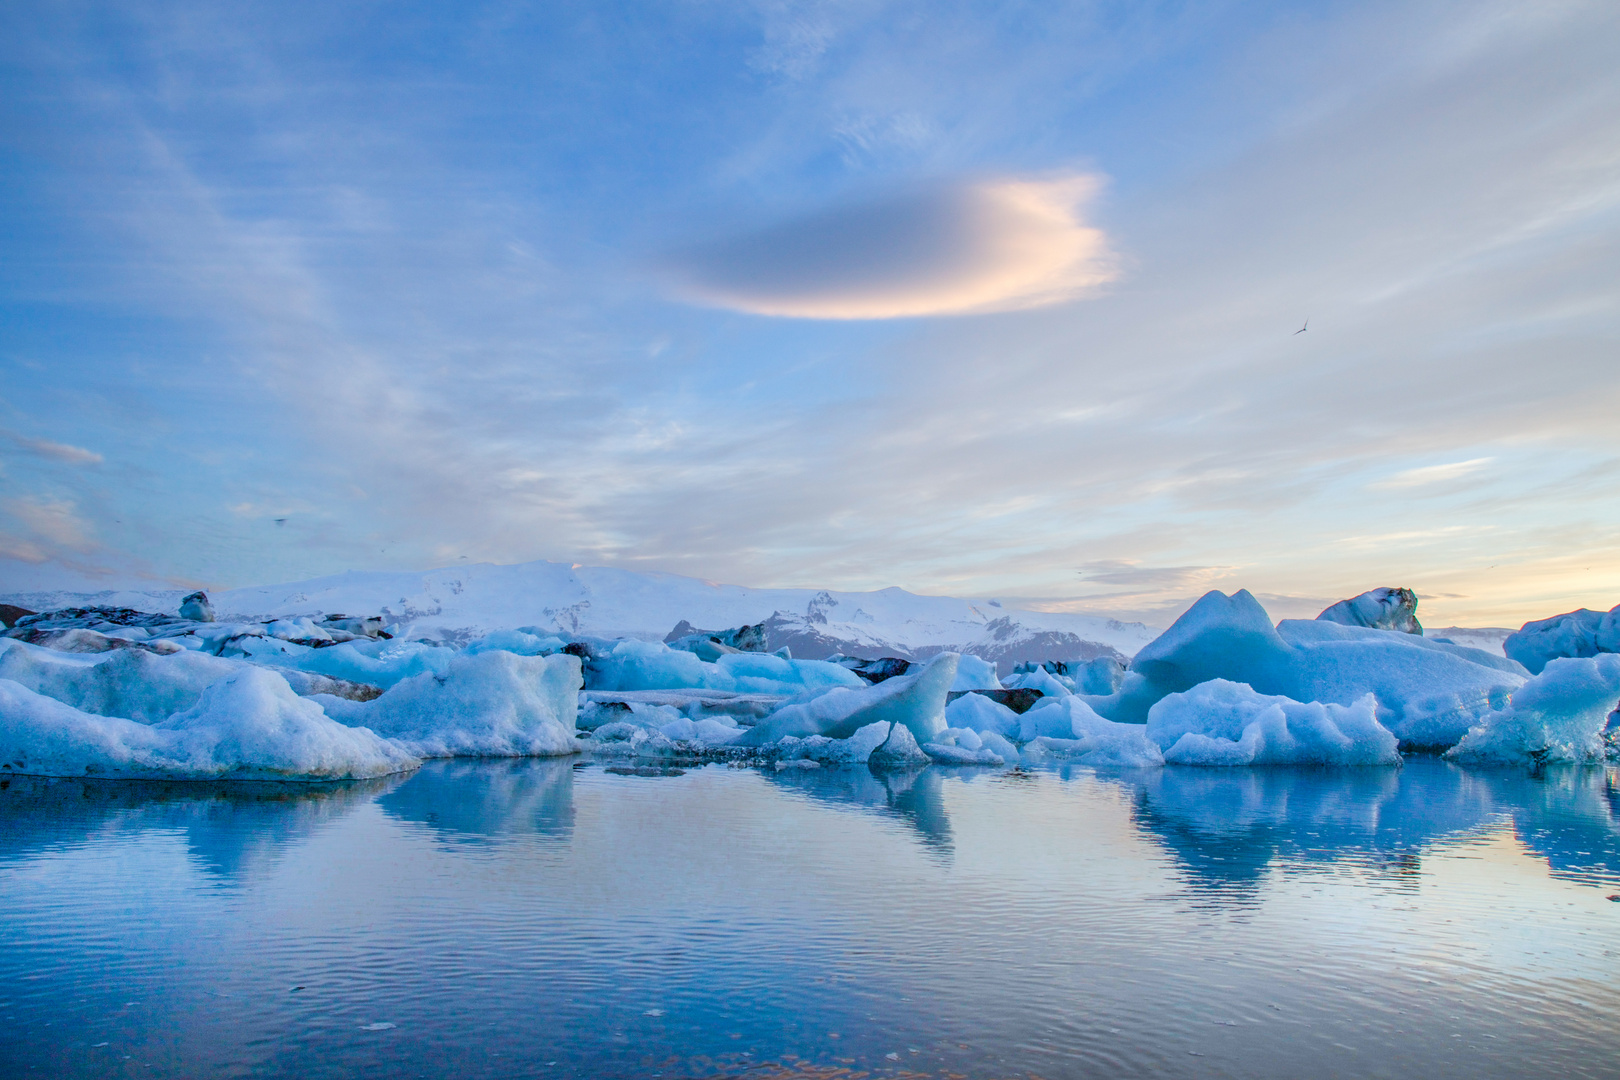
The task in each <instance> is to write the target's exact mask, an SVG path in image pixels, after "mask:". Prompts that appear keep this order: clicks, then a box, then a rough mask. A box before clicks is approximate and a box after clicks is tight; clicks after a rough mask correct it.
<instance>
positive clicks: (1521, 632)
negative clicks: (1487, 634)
mask: <svg viewBox="0 0 1620 1080" xmlns="http://www.w3.org/2000/svg"><path fill="white" fill-rule="evenodd" d="M1502 651H1503V652H1505V653H1506V654H1507V655H1508V656H1510V657H1512V658H1513V659H1514V660H1517V661H1518V662H1519V663H1521V664H1523V665H1524V666H1525V668H1526V669H1527V670H1528V671H1529V672H1530V673H1531V674H1532V675H1540V674H1541V671H1542V669H1543V668H1545V667H1546V666H1547V664H1548V662H1549V661H1552V660H1557V659H1559V658H1566V657H1567V658H1580V657H1588V656H1597V655H1599V654H1601V653H1620V606H1616V607H1614V608H1612V609H1611V610H1609V611H1593V610H1592V609H1591V608H1581V609H1580V610H1579V611H1570V612H1566V613H1565V614H1563V615H1554V616H1553V617H1552V618H1550V619H1538V620H1536V621H1535V622H1527V623H1525V624H1524V625H1523V626H1522V627H1520V628H1519V629H1518V630H1517V631H1516V632H1514V633H1512V634H1509V635H1508V637H1507V640H1506V641H1504V642H1502Z"/></svg>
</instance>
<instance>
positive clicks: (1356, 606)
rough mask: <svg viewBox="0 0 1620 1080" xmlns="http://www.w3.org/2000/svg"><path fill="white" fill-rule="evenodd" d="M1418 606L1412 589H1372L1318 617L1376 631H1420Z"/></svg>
mask: <svg viewBox="0 0 1620 1080" xmlns="http://www.w3.org/2000/svg"><path fill="white" fill-rule="evenodd" d="M1417 605H1418V596H1417V593H1415V592H1413V591H1412V590H1411V589H1401V588H1388V587H1385V588H1379V589H1370V590H1368V591H1367V592H1364V593H1362V594H1361V595H1360V596H1352V597H1351V598H1350V599H1348V600H1340V601H1339V602H1338V603H1337V604H1334V605H1332V606H1331V607H1329V608H1327V609H1326V610H1325V611H1323V612H1322V614H1320V615H1318V616H1317V619H1319V620H1320V621H1322V622H1331V623H1338V624H1339V625H1341V626H1366V627H1369V628H1371V629H1373V630H1398V631H1400V632H1401V633H1403V634H1421V633H1423V626H1422V624H1420V623H1419V622H1418V620H1417Z"/></svg>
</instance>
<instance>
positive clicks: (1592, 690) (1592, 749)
mask: <svg viewBox="0 0 1620 1080" xmlns="http://www.w3.org/2000/svg"><path fill="white" fill-rule="evenodd" d="M1617 702H1620V655H1617V654H1615V653H1605V654H1603V655H1601V656H1594V657H1561V658H1558V659H1554V660H1551V661H1549V662H1548V663H1547V666H1546V667H1545V668H1543V669H1542V672H1541V674H1539V675H1537V676H1536V677H1535V678H1533V679H1531V680H1530V681H1529V682H1527V683H1525V684H1524V685H1523V686H1521V687H1519V688H1518V689H1517V690H1515V691H1514V692H1513V697H1512V700H1511V701H1510V702H1509V703H1508V704H1507V706H1506V707H1505V708H1502V709H1499V710H1496V711H1494V712H1491V713H1488V714H1487V715H1485V716H1484V717H1482V718H1481V719H1480V722H1479V724H1478V725H1477V726H1475V727H1473V728H1471V729H1470V730H1469V732H1468V734H1467V735H1466V736H1465V737H1464V738H1463V740H1462V741H1461V742H1460V743H1458V744H1457V745H1456V746H1454V747H1452V749H1451V750H1450V751H1448V752H1447V754H1446V756H1447V757H1448V758H1450V759H1452V760H1453V761H1462V762H1472V763H1476V764H1502V765H1507V764H1523V763H1527V762H1533V763H1538V764H1539V763H1542V762H1601V761H1603V760H1604V757H1605V754H1606V752H1607V746H1606V744H1605V742H1604V738H1603V732H1604V728H1605V725H1606V724H1607V723H1608V720H1609V714H1610V713H1611V712H1613V711H1614V709H1615V706H1616V703H1617Z"/></svg>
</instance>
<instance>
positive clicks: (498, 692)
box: [321, 651, 673, 757]
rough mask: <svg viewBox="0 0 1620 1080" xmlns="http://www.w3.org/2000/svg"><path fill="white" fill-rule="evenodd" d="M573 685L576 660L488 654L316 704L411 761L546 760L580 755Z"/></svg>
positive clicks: (577, 667) (577, 671) (577, 680)
mask: <svg viewBox="0 0 1620 1080" xmlns="http://www.w3.org/2000/svg"><path fill="white" fill-rule="evenodd" d="M581 681H582V680H581V678H580V663H579V657H577V656H570V655H568V654H566V653H559V654H557V655H555V656H519V655H517V654H516V653H510V652H503V651H495V652H486V653H475V654H473V655H471V656H469V655H466V654H460V655H457V656H455V657H452V658H451V660H450V663H449V665H448V667H447V668H446V670H445V672H444V674H443V675H434V674H431V673H425V674H422V675H415V676H412V677H411V678H409V679H406V680H404V681H403V682H401V683H398V684H397V685H395V686H394V687H393V688H391V689H390V690H388V691H387V692H386V693H384V694H383V695H382V696H381V697H379V698H377V699H376V700H375V701H369V702H365V703H363V704H362V703H356V702H340V701H338V699H335V698H324V697H323V698H322V699H321V701H322V703H323V704H324V705H325V706H326V708H327V710H328V711H329V712H330V713H331V714H332V715H333V716H335V717H337V718H338V719H340V720H342V721H343V722H344V723H349V724H363V725H365V726H366V727H369V728H371V729H372V730H373V731H376V732H378V733H379V734H381V735H385V736H387V737H388V738H390V739H393V740H395V741H396V742H398V743H399V744H400V745H401V746H404V747H405V748H407V749H408V750H409V751H410V752H411V753H413V754H415V755H417V756H418V757H460V756H472V757H552V756H559V755H563V754H573V753H577V752H578V751H579V749H580V747H579V745H578V743H577V741H576V740H575V738H574V717H575V713H576V712H577V710H578V708H579V689H580V685H581ZM672 712H673V710H672Z"/></svg>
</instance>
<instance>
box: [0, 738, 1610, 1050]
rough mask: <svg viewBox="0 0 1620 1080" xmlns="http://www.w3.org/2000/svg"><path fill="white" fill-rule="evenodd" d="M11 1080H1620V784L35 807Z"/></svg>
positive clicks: (1037, 781)
mask: <svg viewBox="0 0 1620 1080" xmlns="http://www.w3.org/2000/svg"><path fill="white" fill-rule="evenodd" d="M4 783H5V789H4V790H3V791H0V1022H3V1024H4V1027H3V1031H4V1033H5V1034H4V1037H3V1039H0V1074H3V1075H5V1076H8V1077H9V1076H28V1075H37V1076H51V1077H174V1078H182V1077H184V1078H199V1077H255V1076H264V1077H272V1076H289V1077H291V1076H296V1077H300V1078H324V1077H350V1076H399V1077H430V1078H433V1077H502V1078H505V1077H559V1078H562V1077H760V1078H785V1077H826V1078H833V1077H858V1076H870V1077H896V1078H899V1077H911V1078H915V1077H969V1078H975V1080H977V1078H996V1077H1045V1078H1053V1077H1149V1076H1151V1077H1189V1078H1190V1077H1266V1078H1270V1077H1277V1078H1283V1077H1290V1078H1292V1077H1301V1076H1311V1077H1426V1078H1432V1077H1444V1076H1467V1077H1473V1078H1484V1077H1525V1076H1536V1075H1551V1074H1557V1075H1560V1076H1569V1077H1587V1076H1590V1077H1605V1076H1615V1075H1620V900H1616V899H1611V897H1620V770H1616V769H1614V768H1613V767H1609V768H1604V767H1565V768H1562V769H1560V768H1548V769H1546V770H1544V771H1542V772H1541V773H1539V774H1533V773H1531V772H1528V771H1526V770H1479V769H1475V770H1467V769H1463V768H1459V767H1457V766H1455V765H1452V764H1450V763H1447V762H1443V761H1440V760H1437V759H1433V758H1425V757H1409V759H1408V760H1407V762H1406V764H1405V765H1404V766H1403V767H1384V768H1360V769H1338V770H1331V769H1328V770H1313V769H1298V768H1273V769H1258V768H1257V769H1243V768H1237V769H1198V768H1178V767H1174V766H1172V767H1167V768H1162V769H1154V770H1142V771H1121V772H1114V773H1108V772H1098V771H1093V770H1090V769H1085V768H1076V767H1070V768H1067V769H1065V768H1061V767H1059V768H1051V769H1041V768H1028V767H1026V768H1021V769H953V768H947V767H942V766H937V765H935V766H930V767H926V768H922V769H920V770H917V769H913V770H901V771H894V772H887V773H883V772H874V771H872V770H871V769H869V768H867V767H865V766H850V767H825V768H803V767H787V768H780V769H775V768H734V767H728V766H726V765H723V764H710V765H707V766H702V767H698V768H692V769H687V770H685V771H681V770H674V769H648V768H643V769H641V770H640V771H639V773H638V772H637V770H635V769H633V768H628V767H617V768H615V767H613V766H612V765H611V763H602V762H592V761H586V760H581V759H578V758H575V759H561V760H558V759H550V760H534V759H528V760H515V761H469V760H452V761H439V762H430V763H429V764H427V765H426V766H424V767H423V768H421V769H420V770H418V771H416V772H414V773H412V774H409V775H404V776H396V777H389V778H384V779H381V780H375V781H366V782H358V783H349V784H335V785H329V786H318V785H316V786H311V785H277V784H263V785H250V784H240V783H238V784H196V783H154V782H115V781H99V782H98V781H85V780H64V779H57V780H51V779H42V778H31V777H12V778H9V779H8V780H7V781H5V782H4Z"/></svg>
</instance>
